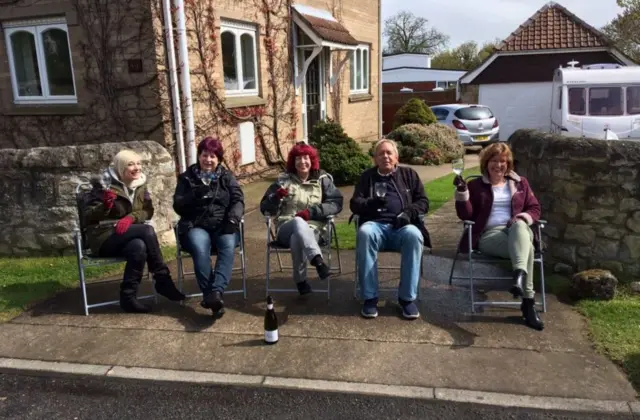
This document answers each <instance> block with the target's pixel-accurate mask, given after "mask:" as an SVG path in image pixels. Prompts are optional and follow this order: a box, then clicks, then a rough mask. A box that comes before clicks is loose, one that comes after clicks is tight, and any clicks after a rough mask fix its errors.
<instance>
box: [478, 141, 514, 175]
mask: <svg viewBox="0 0 640 420" xmlns="http://www.w3.org/2000/svg"><path fill="white" fill-rule="evenodd" d="M503 155H504V156H505V157H506V158H507V173H509V172H511V171H513V167H514V165H513V153H511V149H510V148H509V146H507V145H506V144H504V143H493V144H492V145H490V146H488V147H487V148H486V149H483V150H482V152H480V172H482V174H483V175H487V174H488V171H487V167H488V166H489V161H490V160H491V159H493V158H494V157H496V156H503Z"/></svg>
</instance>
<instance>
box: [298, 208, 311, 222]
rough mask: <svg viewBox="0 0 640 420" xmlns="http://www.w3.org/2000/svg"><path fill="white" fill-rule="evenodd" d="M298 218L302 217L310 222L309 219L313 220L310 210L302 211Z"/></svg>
mask: <svg viewBox="0 0 640 420" xmlns="http://www.w3.org/2000/svg"><path fill="white" fill-rule="evenodd" d="M296 217H300V218H302V219H304V220H306V221H309V219H310V218H311V212H309V209H304V210H300V211H299V212H297V213H296Z"/></svg>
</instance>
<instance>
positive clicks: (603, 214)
mask: <svg viewBox="0 0 640 420" xmlns="http://www.w3.org/2000/svg"><path fill="white" fill-rule="evenodd" d="M509 142H510V143H511V145H512V148H513V151H514V158H515V160H516V162H517V166H516V170H517V171H518V173H519V174H521V175H524V176H526V177H527V178H528V179H529V181H530V183H531V185H532V187H533V190H534V192H535V194H536V196H537V197H538V199H539V200H540V202H541V205H542V217H543V218H544V219H546V220H548V221H549V224H548V226H547V227H546V228H545V230H544V231H545V235H544V236H545V239H546V240H547V242H548V245H549V252H548V253H547V255H546V258H547V259H548V261H551V262H553V264H554V269H555V270H557V271H563V272H572V271H576V270H579V271H581V270H584V269H587V268H605V269H609V270H611V271H612V272H613V273H615V274H616V276H618V277H619V278H621V279H622V280H631V279H637V278H638V277H640V178H639V173H640V142H634V141H603V140H592V139H575V138H566V137H561V136H558V135H553V134H547V133H541V132H539V131H534V130H518V131H517V132H515V133H514V134H513V135H512V136H511V138H510V139H509Z"/></svg>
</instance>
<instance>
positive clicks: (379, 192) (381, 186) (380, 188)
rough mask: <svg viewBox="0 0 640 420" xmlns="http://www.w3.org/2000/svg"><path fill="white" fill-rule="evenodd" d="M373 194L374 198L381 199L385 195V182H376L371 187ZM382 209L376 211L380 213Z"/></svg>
mask: <svg viewBox="0 0 640 420" xmlns="http://www.w3.org/2000/svg"><path fill="white" fill-rule="evenodd" d="M373 189H374V193H375V195H376V197H378V198H383V197H384V196H385V195H387V183H386V182H376V183H375V185H374V186H373ZM382 210H384V209H378V211H382Z"/></svg>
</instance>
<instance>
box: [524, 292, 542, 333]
mask: <svg viewBox="0 0 640 420" xmlns="http://www.w3.org/2000/svg"><path fill="white" fill-rule="evenodd" d="M520 308H521V309H522V316H523V317H524V320H525V323H526V324H527V325H528V326H529V327H531V328H533V329H534V330H538V331H542V330H544V322H542V320H541V319H540V316H539V315H538V311H536V303H535V301H534V300H533V299H526V298H525V299H522V305H520Z"/></svg>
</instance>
